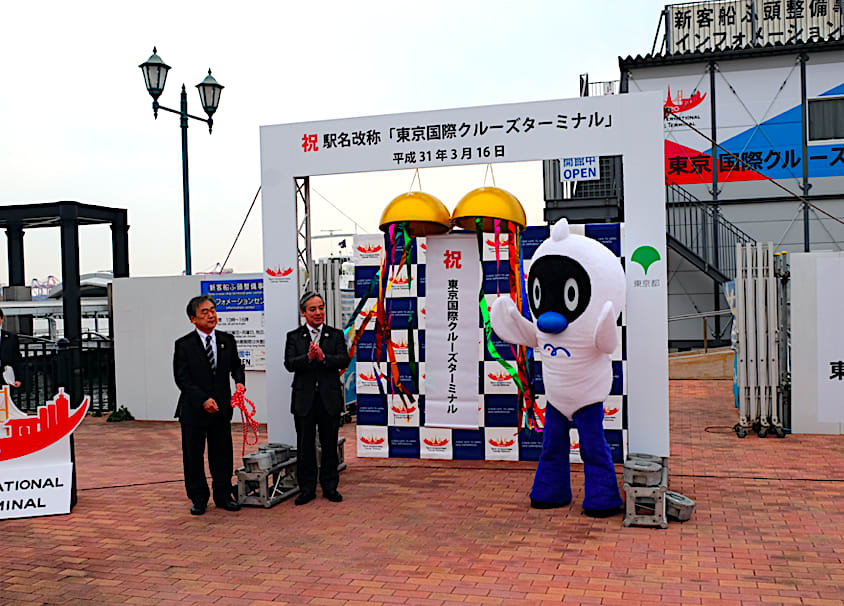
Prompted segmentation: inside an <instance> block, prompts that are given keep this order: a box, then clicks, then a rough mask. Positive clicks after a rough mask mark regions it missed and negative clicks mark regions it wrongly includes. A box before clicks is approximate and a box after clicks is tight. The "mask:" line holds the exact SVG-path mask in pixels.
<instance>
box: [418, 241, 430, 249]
mask: <svg viewBox="0 0 844 606" xmlns="http://www.w3.org/2000/svg"><path fill="white" fill-rule="evenodd" d="M419 246H420V247H421V248H422V250H428V247H427V246H425V243H424V242H423V243H422V244H420V245H419Z"/></svg>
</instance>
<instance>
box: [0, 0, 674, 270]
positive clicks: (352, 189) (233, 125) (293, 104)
mask: <svg viewBox="0 0 844 606" xmlns="http://www.w3.org/2000/svg"><path fill="white" fill-rule="evenodd" d="M663 5H664V2H663V1H659V0H657V1H654V0H635V1H634V0H592V1H590V2H573V1H565V0H556V1H540V0H521V1H519V2H513V1H511V2H504V1H500V0H484V1H462V2H461V1H459V0H451V1H444V0H443V1H440V0H426V1H425V2H417V3H410V2H401V1H397V0H393V1H392V2H381V1H378V2H374V1H373V2H366V1H360V2H347V1H336V2H335V1H320V0H312V1H311V2H295V3H294V2H284V1H278V0H276V1H274V2H241V3H234V2H215V1H203V2H169V3H160V2H158V3H156V2H114V1H109V2H94V1H86V0H80V1H78V2H67V1H66V0H65V1H61V2H55V1H47V2H44V1H41V2H7V3H5V5H4V7H3V10H2V23H3V27H2V32H1V33H0V50H2V56H3V57H4V62H3V75H4V83H3V87H2V94H0V126H2V131H0V167H2V168H0V204H2V205H9V204H22V203H38V202H54V201H58V200H75V201H78V202H84V203H88V204H99V205H104V206H111V207H117V208H126V209H128V213H129V223H130V226H131V228H130V232H129V242H130V253H129V264H130V270H131V274H132V275H134V276H150V275H175V274H179V273H181V272H182V271H184V240H183V229H184V228H183V209H182V176H181V170H182V168H181V166H182V164H181V144H180V131H179V120H178V117H177V116H175V115H173V114H169V113H166V112H159V117H158V120H157V121H156V120H153V115H152V109H151V102H152V100H151V98H150V97H149V95H148V94H147V92H146V89H145V88H144V83H143V77H142V74H141V70H140V69H138V65H139V64H140V63H142V62H144V61H145V60H146V59H147V58H148V57H149V56H150V54H151V51H152V48H153V46H157V48H158V53H159V55H160V56H161V58H162V60H163V61H164V62H166V63H167V64H168V65H170V66H171V68H172V69H171V70H170V74H169V76H168V79H167V86H166V89H165V91H164V94H163V95H162V96H161V98H160V99H159V102H160V103H161V104H162V105H165V106H168V107H173V108H178V104H179V91H180V88H181V84H182V83H184V84H185V85H186V86H187V88H188V109H189V112H190V113H192V114H195V115H203V116H204V113H203V112H202V108H201V106H200V103H199V96H198V94H197V92H196V88H195V85H196V84H198V83H199V82H200V81H201V80H202V79H203V78H204V76H205V75H206V73H207V70H208V68H209V67H210V68H211V70H212V72H213V75H214V77H215V78H216V79H217V80H218V81H219V82H220V83H221V84H223V85H224V86H225V87H226V88H225V90H224V91H223V93H222V99H221V103H220V108H219V110H218V111H217V114H216V115H215V116H214V118H215V121H214V133H213V134H212V135H209V134H208V129H207V127H206V126H205V125H204V124H203V123H201V122H198V121H191V123H190V128H189V130H188V133H189V134H188V139H189V159H190V194H191V236H192V244H193V245H192V255H193V271H194V272H198V271H208V270H211V269H212V268H213V267H214V265H215V263H217V262H221V261H222V260H223V259H224V258H225V256H226V254H227V253H228V251H229V248H230V247H231V245H232V242H233V241H234V237H235V235H236V233H237V230H238V228H239V227H240V224H241V222H242V221H243V219H244V217H245V216H246V212H247V210H248V208H249V205H250V203H251V202H252V199H253V197H254V196H255V193H256V191H257V190H258V187H259V186H260V153H259V132H258V129H259V126H261V125H266V124H281V123H287V122H301V121H310V120H327V119H333V118H344V117H352V116H365V115H377V114H392V113H400V112H410V111H424V110H436V109H446V108H454V107H464V106H477V105H492V104H499V103H516V102H529V101H540V100H545V99H557V98H566V97H574V96H577V94H578V75H579V74H581V73H588V74H589V75H590V78H591V80H593V81H597V80H615V79H618V56H619V55H621V56H627V55H630V54H632V55H636V54H645V53H647V52H650V50H651V45H652V43H653V39H654V34H655V32H656V29H657V24H658V20H659V14H660V11H661V9H662V7H663ZM484 172H485V167H484V166H474V167H467V168H461V169H436V170H435V169H425V170H423V171H422V174H421V181H422V189H423V190H424V191H426V192H428V193H431V194H433V195H436V196H438V197H439V198H440V199H442V200H443V202H445V203H446V206H448V207H449V208H453V206H454V205H455V204H456V203H457V201H458V200H459V198H460V197H462V195H463V194H465V193H466V192H468V191H469V190H471V189H474V188H475V187H479V186H481V185H484ZM494 176H495V179H496V185H497V186H499V187H502V188H504V189H507V190H509V191H511V192H512V193H514V194H515V195H516V196H517V197H519V198H520V199H521V200H522V203H523V205H524V206H525V208H526V210H527V214H528V222H529V223H532V224H536V223H540V222H541V221H542V206H543V201H542V170H541V165H537V164H535V163H532V164H529V165H495V168H494ZM411 178H412V173H411V172H409V171H391V172H385V173H378V174H367V175H354V176H342V177H341V176H337V177H321V178H315V179H312V181H311V187H312V205H313V231H314V233H315V234H324V233H328V232H327V231H324V230H338V231H341V232H353V231H355V230H356V229H357V231H358V232H363V233H367V232H375V231H377V229H378V219H379V217H380V215H381V211H382V210H383V208H384V206H386V204H387V203H389V201H390V200H391V199H392V198H393V197H395V196H397V195H399V194H401V193H403V192H405V191H407V190H408V189H409V187H410V182H411ZM486 184H487V185H489V184H491V183H490V181H489V179H487V182H486ZM260 204H261V202H260V198H259V200H258V202H257V203H256V205H255V209H254V210H253V211H252V214H251V215H250V217H249V220H248V221H247V224H246V227H245V229H244V232H243V235H242V236H241V239H240V241H239V242H238V244H237V246H236V248H235V250H234V253H233V255H232V257H231V259H230V261H229V262H228V263H227V266H228V267H232V268H234V269H235V271H237V272H247V271H261V269H262V258H261V257H262V250H261V212H260V211H261V208H260ZM332 205H333V206H332ZM334 206H336V207H339V209H341V211H342V212H340V211H338V210H336V209H335V208H334ZM344 214H345V215H348V216H349V217H351V218H352V219H353V220H354V221H355V222H356V223H357V224H358V227H356V226H355V224H354V223H353V222H352V221H350V220H349V219H347V218H346V217H345V216H344ZM110 237H111V236H110V232H109V229H108V228H107V227H103V226H89V227H84V228H82V229H81V239H82V243H81V247H80V263H81V268H82V272H83V273H87V272H92V271H97V270H108V269H111V239H110ZM339 239H340V238H336V239H324V240H319V241H318V242H317V243H316V245H315V247H314V250H315V253H316V254H317V255H318V256H324V255H328V254H330V253H337V252H338V251H339V249H338V248H337V241H338V240H339ZM24 243H25V255H26V279H27V283H28V282H29V281H30V280H31V279H32V278H38V279H41V280H44V279H46V278H47V276H49V275H55V276H56V277H58V278H59V279H61V262H60V256H59V233H58V229H57V228H51V229H39V230H30V231H28V232H27V233H26V236H25V238H24ZM0 251H2V255H0V259H2V263H0V283H2V284H7V283H8V266H7V261H6V251H7V248H6V235H5V232H4V231H0Z"/></svg>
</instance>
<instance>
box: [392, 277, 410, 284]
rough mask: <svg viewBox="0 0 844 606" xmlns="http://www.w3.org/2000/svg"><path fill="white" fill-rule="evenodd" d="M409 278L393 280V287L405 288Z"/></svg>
mask: <svg viewBox="0 0 844 606" xmlns="http://www.w3.org/2000/svg"><path fill="white" fill-rule="evenodd" d="M407 282H408V280H407V278H393V285H394V286H404V285H405V284H407Z"/></svg>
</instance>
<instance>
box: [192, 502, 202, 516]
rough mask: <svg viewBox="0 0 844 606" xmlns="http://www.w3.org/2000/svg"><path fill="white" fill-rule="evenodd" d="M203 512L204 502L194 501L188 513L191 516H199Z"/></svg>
mask: <svg viewBox="0 0 844 606" xmlns="http://www.w3.org/2000/svg"><path fill="white" fill-rule="evenodd" d="M203 513H205V502H203V501H194V502H193V505H191V507H190V514H191V515H192V516H201V515H202V514H203Z"/></svg>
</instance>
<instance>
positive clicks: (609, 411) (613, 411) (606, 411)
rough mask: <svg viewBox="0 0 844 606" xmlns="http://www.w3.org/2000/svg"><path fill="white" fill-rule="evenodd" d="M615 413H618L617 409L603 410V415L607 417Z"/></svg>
mask: <svg viewBox="0 0 844 606" xmlns="http://www.w3.org/2000/svg"><path fill="white" fill-rule="evenodd" d="M617 412H618V408H605V409H604V414H605V415H607V416H608V417H611V416H613V415H614V414H615V413H617Z"/></svg>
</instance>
